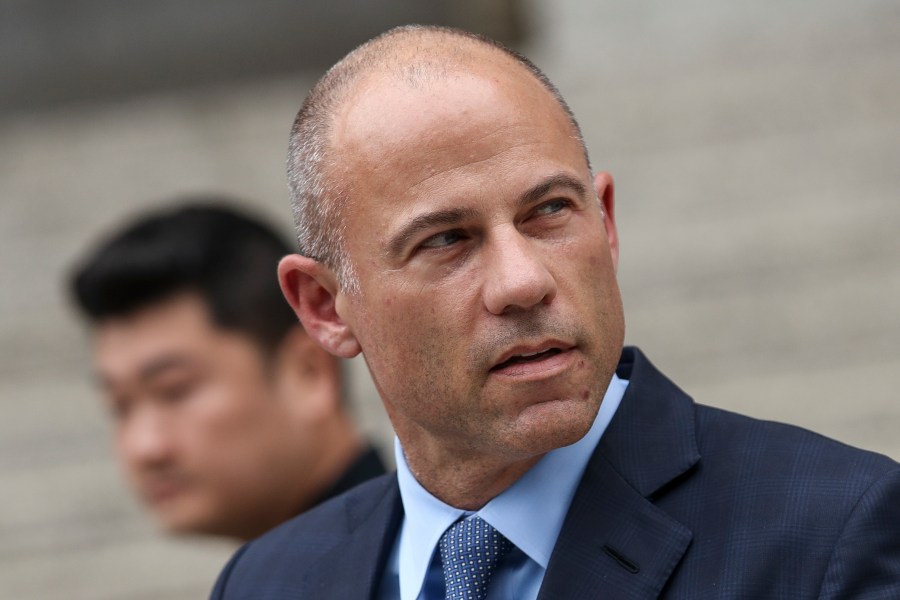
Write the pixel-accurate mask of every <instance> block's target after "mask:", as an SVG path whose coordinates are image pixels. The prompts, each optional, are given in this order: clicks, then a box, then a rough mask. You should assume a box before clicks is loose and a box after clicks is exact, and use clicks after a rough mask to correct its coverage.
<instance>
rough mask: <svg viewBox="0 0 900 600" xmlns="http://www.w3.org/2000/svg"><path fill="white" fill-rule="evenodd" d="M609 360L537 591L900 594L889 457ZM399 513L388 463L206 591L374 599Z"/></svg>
mask: <svg viewBox="0 0 900 600" xmlns="http://www.w3.org/2000/svg"><path fill="white" fill-rule="evenodd" d="M618 373H619V376H620V377H622V378H625V379H628V380H630V384H629V386H628V389H627V391H626V393H625V397H624V398H623V400H622V404H621V406H620V407H619V410H618V412H617V413H616V415H615V417H614V418H613V421H612V422H611V424H610V425H609V428H608V429H607V431H606V433H605V434H604V436H603V438H602V440H601V441H600V444H599V445H598V447H597V449H596V451H595V452H594V454H593V456H592V458H591V460H590V462H589V464H588V467H587V470H586V472H585V474H584V477H583V479H582V480H581V483H580V484H579V487H578V490H577V492H576V494H575V498H574V500H573V502H572V506H571V508H570V509H569V513H568V515H567V517H566V520H565V523H564V525H563V528H562V531H561V533H560V537H559V540H558V542H557V544H556V547H555V549H554V551H553V555H552V556H551V558H550V563H549V565H548V568H547V572H546V575H545V578H544V582H543V586H542V588H541V593H540V596H539V597H540V598H541V599H546V600H559V599H565V600H568V599H581V598H604V599H616V598H657V597H663V598H690V599H692V600H694V599H704V598H710V599H712V598H715V599H721V598H765V599H772V598H784V599H790V600H797V599H798V598H900V465H898V464H897V463H895V462H894V461H892V460H890V459H888V458H886V457H884V456H880V455H877V454H873V453H870V452H865V451H861V450H857V449H853V448H850V447H848V446H845V445H843V444H840V443H838V442H835V441H832V440H829V439H827V438H824V437H821V436H819V435H816V434H814V433H811V432H808V431H805V430H802V429H799V428H796V427H791V426H788V425H782V424H778V423H771V422H765V421H758V420H754V419H750V418H748V417H743V416H740V415H736V414H733V413H729V412H726V411H722V410H718V409H715V408H710V407H706V406H701V405H696V404H694V402H693V400H691V399H690V398H689V397H688V396H687V395H685V394H684V392H682V391H681V390H680V389H678V388H677V387H676V386H675V385H674V384H673V383H672V382H671V381H669V380H668V379H666V377H665V376H663V375H662V374H661V373H660V372H659V371H657V370H656V369H655V367H654V366H653V365H652V364H650V362H649V361H648V360H647V359H646V358H645V357H644V356H643V354H641V352H640V351H639V350H637V349H633V348H626V349H625V351H624V353H623V356H622V361H621V362H620V363H619V367H618ZM851 408H852V407H851ZM402 513H403V506H402V504H401V501H400V493H399V488H398V486H397V478H396V476H395V475H394V474H390V475H385V476H383V477H380V478H378V479H375V480H373V481H371V482H369V483H366V484H364V485H362V486H360V487H358V488H356V489H355V490H352V491H351V492H349V493H348V494H344V495H343V496H340V497H339V498H337V499H335V500H332V501H330V502H328V503H326V504H324V505H322V506H320V507H319V508H317V509H315V510H313V511H311V512H309V513H307V514H305V515H302V516H300V517H298V518H296V519H294V520H292V521H289V522H288V523H286V524H285V525H283V526H281V527H279V528H277V529H275V530H274V531H272V532H270V533H268V534H267V535H265V536H263V537H262V538H260V539H259V540H257V541H254V542H251V543H249V544H248V545H246V546H244V547H243V548H242V549H241V550H240V551H239V552H238V553H237V554H236V555H235V556H234V557H233V558H232V560H231V562H230V563H229V564H228V565H227V567H226V568H225V570H224V571H223V573H222V575H221V576H220V578H219V581H218V582H217V583H216V588H215V590H214V591H213V598H217V599H218V598H227V599H234V598H246V599H250V598H253V599H262V598H265V599H267V600H275V599H281V598H283V599H285V600H287V599H288V598H291V599H295V598H317V599H318V598H341V599H342V598H347V599H364V598H372V597H373V594H375V593H376V592H377V589H378V583H379V580H380V577H381V574H382V572H383V570H384V567H385V563H386V561H387V558H388V555H389V554H390V551H391V548H392V545H393V543H394V539H395V536H396V535H397V531H398V527H399V524H400V522H401V519H402Z"/></svg>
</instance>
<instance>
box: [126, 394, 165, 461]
mask: <svg viewBox="0 0 900 600" xmlns="http://www.w3.org/2000/svg"><path fill="white" fill-rule="evenodd" d="M119 427H120V430H119V449H120V451H121V452H122V454H123V458H124V459H125V462H126V463H127V464H129V465H131V466H133V467H149V466H153V465H158V464H161V463H164V462H166V461H167V460H168V458H169V455H170V453H171V450H172V444H171V433H172V432H171V431H169V429H170V428H169V427H168V426H167V423H166V419H165V418H164V417H163V415H161V414H160V412H159V411H158V410H153V409H151V408H144V409H143V410H141V409H138V410H136V411H135V412H134V413H133V414H131V415H129V416H128V418H127V420H126V421H125V422H124V423H121V424H120V425H119Z"/></svg>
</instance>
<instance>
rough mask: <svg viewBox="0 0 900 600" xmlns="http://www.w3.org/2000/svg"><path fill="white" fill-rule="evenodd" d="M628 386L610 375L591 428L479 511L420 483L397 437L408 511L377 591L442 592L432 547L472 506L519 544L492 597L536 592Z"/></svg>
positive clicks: (391, 595)
mask: <svg viewBox="0 0 900 600" xmlns="http://www.w3.org/2000/svg"><path fill="white" fill-rule="evenodd" d="M627 386H628V382H627V381H625V380H622V379H619V378H618V377H617V376H615V375H613V378H612V381H611V382H610V384H609V387H608V388H607V390H606V395H605V396H604V398H603V403H602V404H601V405H600V410H599V411H598V412H597V417H596V419H594V424H593V425H592V426H591V429H590V431H589V432H588V433H587V435H585V436H584V437H583V438H581V439H580V440H579V441H578V442H576V443H574V444H572V445H571V446H566V447H564V448H557V449H556V450H552V451H551V452H548V453H547V454H546V455H544V457H543V458H541V460H540V461H538V463H537V464H536V465H535V466H534V467H532V468H531V469H530V470H529V471H528V472H527V473H525V475H523V476H522V477H521V478H520V479H519V480H518V481H516V482H515V483H514V484H513V485H511V486H510V487H509V488H507V489H506V490H505V491H504V492H502V493H501V494H500V495H498V496H497V497H495V498H494V499H492V500H491V501H490V502H488V503H487V504H485V505H484V506H483V507H482V508H481V510H479V511H478V512H477V513H472V512H471V511H464V510H461V509H458V508H454V507H452V506H449V505H447V504H445V503H443V502H441V501H440V500H438V499H437V498H435V497H434V496H432V495H431V494H430V493H429V492H428V491H427V490H426V489H425V488H423V487H422V486H421V485H420V484H419V482H418V481H417V480H416V478H415V477H414V476H413V474H412V472H411V471H410V470H409V466H408V465H407V464H406V457H405V456H404V454H403V447H402V446H401V445H400V441H399V440H397V439H396V438H395V440H394V452H395V455H396V459H397V478H398V480H399V483H400V496H401V498H402V500H403V511H404V518H403V522H402V524H401V525H400V531H399V533H398V535H397V539H396V540H395V542H394V547H393V550H392V551H391V555H390V557H389V558H388V563H387V566H386V569H385V573H384V575H383V577H382V582H381V586H380V588H379V598H380V599H381V600H396V599H398V598H399V599H400V600H443V598H444V581H443V572H442V571H441V566H440V552H435V548H437V545H438V541H439V540H440V539H441V536H442V535H443V534H444V531H445V530H446V529H447V528H448V527H449V526H450V525H452V524H453V523H454V522H455V521H456V520H457V519H459V518H460V517H461V516H463V515H471V514H478V515H479V516H480V517H481V518H482V519H484V520H485V521H487V522H488V523H490V524H491V525H492V526H493V527H494V528H495V529H497V530H498V531H499V532H500V533H502V534H503V535H505V536H506V537H507V539H509V541H511V542H512V543H513V544H514V545H515V548H514V549H513V550H512V551H511V552H510V554H509V555H508V556H507V557H505V558H504V559H503V561H501V563H500V564H499V565H498V567H497V571H496V572H495V573H494V576H493V578H492V580H491V583H490V593H489V595H488V598H489V599H490V600H507V599H509V600H533V599H535V598H537V595H538V591H539V590H540V587H541V582H543V580H544V572H545V571H546V570H547V563H548V562H549V561H550V553H551V552H552V551H553V547H554V546H555V545H556V539H557V538H558V537H559V532H560V530H561V529H562V525H563V521H564V519H565V517H566V513H568V512H569V505H570V504H571V503H572V498H573V497H574V495H575V490H576V489H577V487H578V482H579V481H580V480H581V476H582V475H583V474H584V470H585V468H586V467H587V463H588V461H589V460H590V457H591V454H592V453H593V452H594V448H596V446H597V443H598V442H599V441H600V437H601V436H602V435H603V432H604V431H605V430H606V426H607V425H609V422H610V420H612V418H613V415H614V414H615V413H616V409H617V408H618V407H619V403H620V402H621V400H622V396H623V395H624V393H625V388H626V387H627Z"/></svg>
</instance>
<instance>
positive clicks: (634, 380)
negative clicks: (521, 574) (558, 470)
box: [538, 348, 700, 600]
mask: <svg viewBox="0 0 900 600" xmlns="http://www.w3.org/2000/svg"><path fill="white" fill-rule="evenodd" d="M619 376H620V377H623V378H626V379H628V380H629V385H628V389H627V391H626V393H625V397H624V398H623V399H622V403H621V405H620V406H619V409H618V411H617V412H616V416H615V417H614V418H613V421H612V422H611V423H610V425H609V427H608V428H607V430H606V432H605V433H604V435H603V438H602V439H601V442H600V444H598V446H597V449H596V450H595V451H594V455H593V456H592V457H591V460H590V462H589V463H588V466H587V469H586V470H585V474H584V477H583V478H582V480H581V482H580V484H579V486H578V490H577V491H576V493H575V497H574V498H573V500H572V505H571V507H570V508H569V512H568V514H567V516H566V520H565V522H564V524H563V528H562V531H561V532H560V536H559V540H558V542H557V544H556V547H555V549H554V551H553V554H552V555H551V557H550V563H549V564H548V566H547V572H546V574H545V576H544V582H543V584H542V586H541V592H540V594H539V596H538V598H539V599H540V600H551V599H555V598H584V597H599V596H602V597H604V598H656V597H658V596H659V594H660V592H661V591H662V589H663V587H664V586H665V584H666V582H667V581H668V579H669V577H670V575H671V574H672V572H673V570H674V569H675V567H676V566H677V564H678V563H679V561H680V560H681V558H682V556H683V555H684V553H685V551H686V550H687V548H688V546H689V545H690V543H691V539H692V534H691V532H690V530H688V529H687V528H686V527H684V526H683V525H682V524H680V523H679V522H677V521H675V520H674V519H673V518H672V517H670V516H668V515H667V514H666V513H665V512H663V511H662V510H661V509H659V508H657V507H656V506H655V505H654V504H653V502H652V496H653V494H654V493H655V492H657V491H659V490H660V489H661V488H662V487H664V486H666V485H670V484H673V481H674V480H675V479H676V478H678V477H680V476H682V475H684V474H685V473H687V472H688V471H689V470H690V469H691V467H692V466H693V465H694V464H696V462H697V461H698V460H699V458H700V456H699V453H698V451H697V444H696V436H695V433H694V414H693V402H692V401H691V399H690V398H688V397H687V396H686V395H685V394H684V393H683V392H681V391H680V390H679V389H678V388H677V387H676V386H675V385H674V384H673V383H671V382H670V381H669V380H668V379H666V378H665V377H664V376H663V375H662V374H661V373H659V372H658V371H657V370H656V369H655V368H654V367H653V365H651V364H650V362H649V361H648V360H647V359H646V358H645V357H644V356H643V355H642V354H641V353H640V352H639V351H638V350H636V349H630V348H629V349H626V350H625V352H624V354H623V360H622V362H621V363H620V365H619Z"/></svg>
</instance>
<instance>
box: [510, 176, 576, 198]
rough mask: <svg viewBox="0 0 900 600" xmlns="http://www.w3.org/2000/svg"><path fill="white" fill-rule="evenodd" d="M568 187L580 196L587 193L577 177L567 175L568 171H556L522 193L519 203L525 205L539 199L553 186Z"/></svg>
mask: <svg viewBox="0 0 900 600" xmlns="http://www.w3.org/2000/svg"><path fill="white" fill-rule="evenodd" d="M557 187H561V188H568V189H569V190H571V191H573V192H575V193H576V194H578V196H579V197H580V198H584V197H585V196H586V195H587V191H588V190H587V187H585V185H584V184H583V183H582V182H581V181H580V180H578V179H577V178H575V177H573V176H572V175H569V174H568V173H556V174H554V175H551V176H549V177H547V178H546V179H544V180H543V181H541V182H540V183H539V184H537V185H536V186H534V187H533V188H531V189H530V190H528V191H527V192H525V193H524V194H522V197H521V198H520V199H519V204H521V205H527V204H531V203H532V202H535V201H537V200H540V199H541V198H543V197H544V196H545V195H546V194H547V192H549V191H550V190H552V189H553V188H557Z"/></svg>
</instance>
